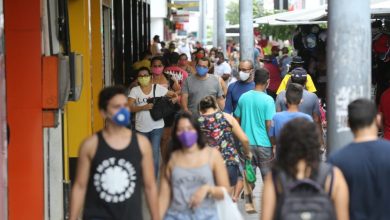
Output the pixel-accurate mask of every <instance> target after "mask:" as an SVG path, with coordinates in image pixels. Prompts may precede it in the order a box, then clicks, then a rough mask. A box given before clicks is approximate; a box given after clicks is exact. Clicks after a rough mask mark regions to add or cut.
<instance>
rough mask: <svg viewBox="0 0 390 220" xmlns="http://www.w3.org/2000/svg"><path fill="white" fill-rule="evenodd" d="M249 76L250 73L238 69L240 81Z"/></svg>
mask: <svg viewBox="0 0 390 220" xmlns="http://www.w3.org/2000/svg"><path fill="white" fill-rule="evenodd" d="M250 76H251V74H250V73H246V72H244V71H240V80H241V81H246V80H248V79H249V77H250Z"/></svg>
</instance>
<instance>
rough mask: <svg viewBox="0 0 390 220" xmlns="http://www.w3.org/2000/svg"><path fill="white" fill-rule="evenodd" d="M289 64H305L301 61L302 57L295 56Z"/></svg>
mask: <svg viewBox="0 0 390 220" xmlns="http://www.w3.org/2000/svg"><path fill="white" fill-rule="evenodd" d="M291 63H295V64H303V63H305V61H304V60H303V59H302V57H300V56H295V57H293V58H292V61H291Z"/></svg>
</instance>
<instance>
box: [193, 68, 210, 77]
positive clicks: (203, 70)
mask: <svg viewBox="0 0 390 220" xmlns="http://www.w3.org/2000/svg"><path fill="white" fill-rule="evenodd" d="M196 72H197V73H198V74H199V76H205V75H206V74H207V72H209V68H207V67H202V66H196Z"/></svg>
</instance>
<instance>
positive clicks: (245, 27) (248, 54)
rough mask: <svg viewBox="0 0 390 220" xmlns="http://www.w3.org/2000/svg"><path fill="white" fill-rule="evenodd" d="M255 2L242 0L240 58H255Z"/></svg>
mask: <svg viewBox="0 0 390 220" xmlns="http://www.w3.org/2000/svg"><path fill="white" fill-rule="evenodd" d="M253 47H254V39H253V3H252V0H240V60H253Z"/></svg>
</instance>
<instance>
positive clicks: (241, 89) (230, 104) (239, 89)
mask: <svg viewBox="0 0 390 220" xmlns="http://www.w3.org/2000/svg"><path fill="white" fill-rule="evenodd" d="M254 88H255V83H254V82H249V83H248V82H242V81H237V82H234V83H232V84H230V85H229V87H228V91H227V94H226V101H225V109H224V110H223V111H224V112H226V113H229V114H231V113H233V112H234V111H235V110H236V107H237V103H238V100H239V99H240V97H241V95H242V94H244V93H246V92H248V91H250V90H252V89H254Z"/></svg>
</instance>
